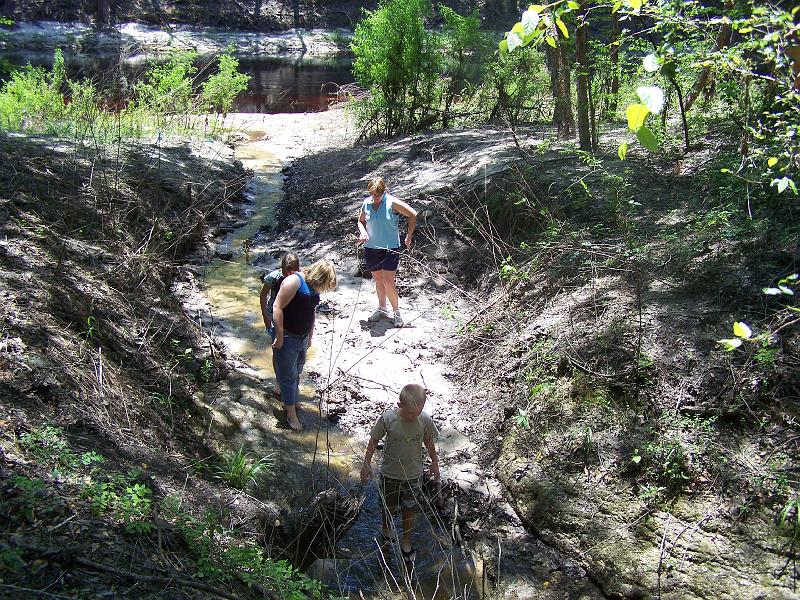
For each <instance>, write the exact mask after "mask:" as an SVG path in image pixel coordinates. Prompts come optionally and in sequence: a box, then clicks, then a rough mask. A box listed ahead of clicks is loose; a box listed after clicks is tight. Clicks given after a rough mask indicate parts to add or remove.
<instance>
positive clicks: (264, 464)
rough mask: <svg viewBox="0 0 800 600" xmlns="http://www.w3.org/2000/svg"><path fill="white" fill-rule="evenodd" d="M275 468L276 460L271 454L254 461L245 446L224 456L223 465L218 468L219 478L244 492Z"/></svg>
mask: <svg viewBox="0 0 800 600" xmlns="http://www.w3.org/2000/svg"><path fill="white" fill-rule="evenodd" d="M274 466H275V459H274V458H273V456H272V455H271V454H270V455H268V456H262V457H261V458H260V459H258V460H253V459H252V458H251V456H250V452H245V451H244V446H240V447H239V449H238V450H237V451H236V452H228V453H226V454H224V455H223V457H222V464H220V465H219V467H217V477H219V478H220V479H222V480H223V481H224V482H225V483H227V484H228V485H230V486H231V487H235V488H237V489H240V490H243V489H245V488H247V486H249V485H250V484H255V483H256V482H257V481H258V478H260V477H264V476H266V475H267V474H269V472H270V470H271V469H272V467H274Z"/></svg>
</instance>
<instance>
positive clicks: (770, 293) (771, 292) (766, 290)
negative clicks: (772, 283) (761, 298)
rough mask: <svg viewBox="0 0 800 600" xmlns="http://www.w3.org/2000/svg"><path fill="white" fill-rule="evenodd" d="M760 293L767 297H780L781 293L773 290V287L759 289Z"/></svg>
mask: <svg viewBox="0 0 800 600" xmlns="http://www.w3.org/2000/svg"><path fill="white" fill-rule="evenodd" d="M761 291H762V292H764V293H765V294H766V295H767V296H780V295H781V291H780V290H779V289H778V288H774V287H765V288H761Z"/></svg>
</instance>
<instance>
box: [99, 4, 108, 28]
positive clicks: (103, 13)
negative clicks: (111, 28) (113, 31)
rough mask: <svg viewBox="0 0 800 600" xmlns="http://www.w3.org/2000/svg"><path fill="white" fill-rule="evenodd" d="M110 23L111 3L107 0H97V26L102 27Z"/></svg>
mask: <svg viewBox="0 0 800 600" xmlns="http://www.w3.org/2000/svg"><path fill="white" fill-rule="evenodd" d="M110 23H111V5H110V3H109V0H97V27H98V28H99V29H102V28H103V27H108V25H109V24H110Z"/></svg>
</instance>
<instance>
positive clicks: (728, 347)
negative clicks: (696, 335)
mask: <svg viewBox="0 0 800 600" xmlns="http://www.w3.org/2000/svg"><path fill="white" fill-rule="evenodd" d="M717 343H718V344H722V347H723V348H725V351H726V352H732V351H734V350H736V349H737V348H738V347H739V346H741V345H742V340H740V339H739V338H732V339H727V340H717Z"/></svg>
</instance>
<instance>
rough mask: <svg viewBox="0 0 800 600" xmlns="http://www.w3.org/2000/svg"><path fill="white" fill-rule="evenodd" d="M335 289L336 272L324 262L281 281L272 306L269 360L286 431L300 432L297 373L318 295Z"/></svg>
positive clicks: (308, 341)
mask: <svg viewBox="0 0 800 600" xmlns="http://www.w3.org/2000/svg"><path fill="white" fill-rule="evenodd" d="M335 288H336V271H335V270H334V268H333V264H332V263H331V262H330V261H327V260H321V261H318V262H315V263H314V264H313V265H311V266H310V267H308V268H307V269H304V270H303V271H302V273H301V272H296V273H292V274H291V275H288V276H287V277H285V278H284V279H283V281H282V282H281V284H280V289H279V290H278V295H277V296H276V297H275V304H273V306H272V320H273V323H274V326H275V338H274V341H273V342H272V356H273V358H274V361H273V364H274V365H275V379H277V380H278V385H279V386H280V388H281V399H282V400H283V406H284V407H285V408H286V417H287V419H288V421H289V427H290V428H291V429H292V430H293V431H301V430H302V429H303V426H302V424H301V423H300V419H298V418H297V403H298V402H299V400H300V373H302V371H303V366H304V365H305V363H306V351H307V350H308V349H309V348H310V347H311V339H312V337H313V336H314V317H315V315H316V308H317V304H319V295H320V293H325V292H330V291H331V290H333V289H335Z"/></svg>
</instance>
